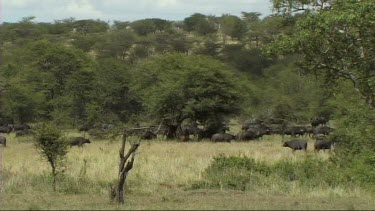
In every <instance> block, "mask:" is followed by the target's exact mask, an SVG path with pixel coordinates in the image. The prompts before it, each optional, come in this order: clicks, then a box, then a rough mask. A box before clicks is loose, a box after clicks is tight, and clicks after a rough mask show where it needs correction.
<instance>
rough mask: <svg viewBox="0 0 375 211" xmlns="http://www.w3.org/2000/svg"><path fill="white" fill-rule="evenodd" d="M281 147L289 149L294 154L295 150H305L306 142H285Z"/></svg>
mask: <svg viewBox="0 0 375 211" xmlns="http://www.w3.org/2000/svg"><path fill="white" fill-rule="evenodd" d="M283 147H289V148H291V149H292V150H293V152H295V151H296V150H305V152H306V150H307V141H306V140H303V139H297V138H296V139H292V140H290V141H286V142H284V144H283Z"/></svg>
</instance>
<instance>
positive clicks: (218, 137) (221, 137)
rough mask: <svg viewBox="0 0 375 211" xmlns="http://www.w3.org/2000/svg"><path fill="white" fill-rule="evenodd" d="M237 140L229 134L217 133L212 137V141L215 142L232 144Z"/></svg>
mask: <svg viewBox="0 0 375 211" xmlns="http://www.w3.org/2000/svg"><path fill="white" fill-rule="evenodd" d="M234 139H236V136H234V135H232V134H229V133H215V134H214V135H212V136H211V141H213V142H230V141H231V140H234Z"/></svg>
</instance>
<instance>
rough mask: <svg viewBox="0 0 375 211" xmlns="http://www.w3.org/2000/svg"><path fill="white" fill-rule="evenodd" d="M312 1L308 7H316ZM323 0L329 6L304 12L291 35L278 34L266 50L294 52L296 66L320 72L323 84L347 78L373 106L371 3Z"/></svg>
mask: <svg viewBox="0 0 375 211" xmlns="http://www.w3.org/2000/svg"><path fill="white" fill-rule="evenodd" d="M278 2H281V1H274V3H275V6H276V7H277V6H280V4H281V3H278ZM296 2H297V1H295V4H297V3H296ZM312 2H315V1H312ZM312 2H310V6H311V7H312V6H316V5H315V4H314V3H312ZM323 2H326V4H327V3H329V6H327V5H326V4H324V5H325V6H324V7H322V8H321V9H320V10H317V11H316V12H309V11H308V12H307V13H306V16H305V17H304V18H302V19H300V20H299V21H298V22H297V24H296V30H295V33H294V34H291V35H285V36H281V37H279V38H278V39H277V40H276V42H275V43H273V44H272V45H271V46H270V47H269V48H268V50H269V52H271V53H276V54H278V53H284V54H285V53H286V54H288V53H294V54H298V55H299V56H300V57H301V60H300V62H298V64H299V66H300V67H301V68H303V69H304V70H306V71H308V72H313V73H317V74H322V75H324V76H325V77H326V83H327V84H329V83H334V82H336V81H337V79H339V78H343V79H346V80H349V81H351V82H352V84H353V87H354V89H355V90H356V91H357V92H359V94H360V95H361V96H362V97H363V98H364V99H365V101H366V102H367V104H368V105H370V106H372V107H374V108H375V59H374V58H375V50H374V48H373V46H374V43H375V30H374V28H375V3H374V1H371V0H363V1H342V0H337V1H323ZM284 3H285V2H284ZM297 5H299V6H301V5H300V4H297ZM291 7H293V8H294V7H296V6H295V5H294V6H293V5H292V6H291ZM301 7H302V6H301Z"/></svg>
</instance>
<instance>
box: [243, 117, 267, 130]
mask: <svg viewBox="0 0 375 211" xmlns="http://www.w3.org/2000/svg"><path fill="white" fill-rule="evenodd" d="M255 125H264V124H263V120H261V119H251V120H247V121H245V122H244V123H243V124H242V128H241V129H242V130H244V131H246V130H248V129H249V128H250V127H254V126H255Z"/></svg>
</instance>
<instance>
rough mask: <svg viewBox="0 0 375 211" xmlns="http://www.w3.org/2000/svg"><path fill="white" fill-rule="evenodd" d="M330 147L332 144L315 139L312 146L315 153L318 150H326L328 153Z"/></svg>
mask: <svg viewBox="0 0 375 211" xmlns="http://www.w3.org/2000/svg"><path fill="white" fill-rule="evenodd" d="M331 147H332V143H331V142H330V141H327V140H323V139H317V140H316V141H315V144H314V150H315V152H319V150H321V149H322V150H326V149H328V150H329V151H331Z"/></svg>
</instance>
